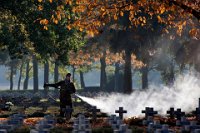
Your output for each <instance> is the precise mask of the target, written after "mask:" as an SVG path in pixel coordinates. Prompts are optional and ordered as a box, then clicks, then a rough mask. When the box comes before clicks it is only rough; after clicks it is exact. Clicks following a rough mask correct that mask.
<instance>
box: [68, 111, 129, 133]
mask: <svg viewBox="0 0 200 133" xmlns="http://www.w3.org/2000/svg"><path fill="white" fill-rule="evenodd" d="M108 123H109V124H110V125H111V127H112V129H113V131H114V133H131V132H132V131H131V130H130V129H128V126H127V125H126V124H123V120H122V119H121V118H120V117H117V116H116V115H111V116H110V117H108ZM91 132H92V129H91V125H90V120H89V119H88V118H86V117H85V116H84V115H83V114H79V115H78V117H77V118H76V119H74V125H73V131H72V133H91Z"/></svg>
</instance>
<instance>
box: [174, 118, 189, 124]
mask: <svg viewBox="0 0 200 133" xmlns="http://www.w3.org/2000/svg"><path fill="white" fill-rule="evenodd" d="M185 125H190V122H189V121H188V120H187V119H186V117H185V116H183V117H181V120H177V121H176V126H185Z"/></svg>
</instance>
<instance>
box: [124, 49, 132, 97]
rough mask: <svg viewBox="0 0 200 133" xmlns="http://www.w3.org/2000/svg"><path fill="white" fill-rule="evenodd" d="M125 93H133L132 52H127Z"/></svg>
mask: <svg viewBox="0 0 200 133" xmlns="http://www.w3.org/2000/svg"><path fill="white" fill-rule="evenodd" d="M123 88H124V93H131V92H132V73H131V52H130V51H129V50H127V49H126V51H125V67H124V87H123Z"/></svg>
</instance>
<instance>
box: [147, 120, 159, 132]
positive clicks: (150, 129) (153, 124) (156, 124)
mask: <svg viewBox="0 0 200 133" xmlns="http://www.w3.org/2000/svg"><path fill="white" fill-rule="evenodd" d="M161 128H162V125H161V124H160V121H154V122H150V123H149V124H148V126H147V132H149V133H151V132H154V131H156V130H157V129H161Z"/></svg>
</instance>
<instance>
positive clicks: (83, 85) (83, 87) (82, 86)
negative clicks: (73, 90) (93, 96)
mask: <svg viewBox="0 0 200 133" xmlns="http://www.w3.org/2000/svg"><path fill="white" fill-rule="evenodd" d="M80 82H81V88H82V89H85V82H84V76H83V72H82V71H80Z"/></svg>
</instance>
